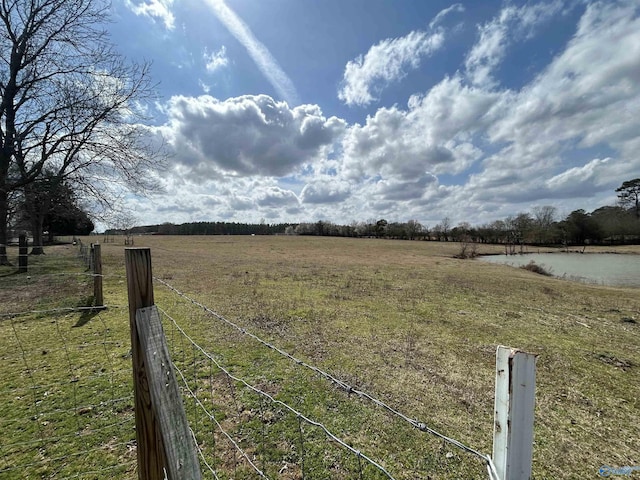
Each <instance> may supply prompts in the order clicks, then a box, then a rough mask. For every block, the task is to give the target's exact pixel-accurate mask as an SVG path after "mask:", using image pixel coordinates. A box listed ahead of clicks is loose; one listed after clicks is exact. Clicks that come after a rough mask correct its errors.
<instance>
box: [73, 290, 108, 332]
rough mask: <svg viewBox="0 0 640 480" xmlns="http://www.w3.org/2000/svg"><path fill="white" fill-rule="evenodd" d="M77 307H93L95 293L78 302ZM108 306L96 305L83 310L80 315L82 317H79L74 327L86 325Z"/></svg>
mask: <svg viewBox="0 0 640 480" xmlns="http://www.w3.org/2000/svg"><path fill="white" fill-rule="evenodd" d="M76 307H93V295H89V296H88V297H85V298H84V300H81V301H80V302H78V305H76ZM106 308H107V307H94V308H91V309H87V310H84V311H83V312H82V315H80V318H79V319H78V321H77V322H76V324H75V325H74V326H73V327H74V328H75V327H84V326H85V325H86V324H87V323H89V321H90V320H91V319H92V318H93V317H95V316H96V315H98V314H99V313H100V312H101V311H103V310H105V309H106Z"/></svg>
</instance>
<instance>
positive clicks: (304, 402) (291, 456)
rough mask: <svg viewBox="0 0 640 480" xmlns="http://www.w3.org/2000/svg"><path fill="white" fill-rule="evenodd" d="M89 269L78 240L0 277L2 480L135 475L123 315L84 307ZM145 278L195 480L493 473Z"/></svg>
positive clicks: (450, 444) (425, 428) (378, 403)
mask: <svg viewBox="0 0 640 480" xmlns="http://www.w3.org/2000/svg"><path fill="white" fill-rule="evenodd" d="M88 267H89V266H88V265H86V256H85V255H84V252H83V251H82V244H81V243H80V242H78V244H77V245H75V247H69V248H66V247H63V248H60V249H59V251H56V255H53V254H52V255H46V256H43V257H42V258H36V259H34V261H31V259H30V266H29V272H28V275H24V274H21V275H17V274H13V273H11V272H9V271H8V270H7V271H5V272H3V271H0V297H4V298H7V299H9V298H13V297H17V300H15V301H14V302H13V303H12V302H11V301H9V302H6V303H3V304H2V307H0V336H1V338H4V340H3V344H2V346H1V351H2V352H3V353H2V356H1V358H2V360H3V364H4V365H5V368H4V369H3V370H4V371H5V372H6V375H3V377H5V380H3V381H2V382H1V384H0V408H2V410H3V411H5V412H10V414H7V415H2V417H1V419H0V432H3V433H1V434H0V454H1V456H2V457H1V458H2V459H1V460H0V477H2V478H31V477H33V478H36V477H37V478H131V477H132V476H135V472H136V452H137V448H136V441H135V438H136V437H135V418H134V399H133V385H132V380H131V351H130V343H129V342H130V339H129V332H128V325H127V323H126V318H125V317H126V314H125V313H124V312H125V309H124V308H121V309H120V308H119V307H118V306H117V305H111V306H109V311H108V312H105V311H97V310H95V309H94V308H93V307H92V306H91V304H90V296H91V295H90V290H91V287H90V284H91V279H92V276H93V275H92V274H91V273H88V272H87V268H88ZM27 277H29V278H27ZM103 277H104V278H105V280H107V281H110V282H111V285H116V284H117V285H118V286H119V287H120V288H121V284H122V283H123V278H124V277H123V276H122V275H108V274H107V275H103ZM154 280H155V282H156V283H157V284H159V285H162V286H163V287H164V289H165V293H164V294H161V295H159V297H161V300H160V302H159V310H160V312H161V319H162V321H163V325H164V330H165V335H166V338H167V341H168V343H169V346H170V351H171V355H172V358H173V366H174V369H175V372H176V374H177V378H178V381H179V383H180V388H181V391H182V394H183V402H184V404H185V407H186V411H187V417H188V420H189V426H190V429H191V435H192V438H193V441H194V444H195V445H196V447H197V452H198V455H199V458H200V464H201V468H202V471H203V476H204V477H205V478H214V479H218V478H286V479H289V478H290V479H293V478H301V479H315V478H332V479H333V478H336V479H342V478H344V479H346V478H368V479H417V478H487V476H489V477H490V478H495V469H494V468H493V465H492V462H491V459H490V457H489V456H488V455H485V454H483V453H481V452H480V451H479V450H477V449H475V448H472V447H470V446H468V445H466V444H464V443H462V442H460V441H458V440H456V439H454V438H452V437H451V436H450V435H447V434H445V433H442V431H441V430H440V429H438V428H436V427H434V426H433V425H431V424H430V423H429V422H428V421H427V420H425V419H417V418H413V417H412V416H411V415H409V414H407V413H406V412H402V411H401V410H402V409H401V408H399V407H398V406H396V405H393V404H392V402H390V401H388V400H383V399H380V398H378V397H376V396H375V395H373V394H371V393H368V392H366V391H365V390H364V389H362V388H359V387H358V386H357V385H355V384H354V382H352V381H347V380H345V379H341V378H338V376H336V375H334V374H332V373H329V372H328V371H326V370H325V369H322V368H320V367H318V366H315V365H313V364H312V363H311V362H309V361H308V360H305V359H304V358H302V356H301V355H293V354H291V353H289V352H288V351H286V350H285V349H283V348H281V347H279V346H277V345H276V342H269V341H266V340H264V339H262V338H261V337H259V336H258V335H256V334H254V333H252V332H250V331H248V330H247V329H245V328H244V327H242V326H241V325H239V324H238V323H237V322H234V321H232V320H229V319H227V318H225V317H224V316H222V315H220V314H218V313H216V312H215V311H214V310H213V309H211V308H210V307H208V306H206V305H204V304H202V303H200V302H198V301H197V300H195V299H193V298H191V297H190V296H188V295H186V294H185V293H183V292H181V291H180V290H178V289H177V288H176V287H174V286H172V285H171V284H169V283H167V282H166V281H165V280H163V279H160V278H155V279H154ZM25 305H28V308H24V306H25ZM489 434H490V432H487V435H489ZM407 445H410V448H407Z"/></svg>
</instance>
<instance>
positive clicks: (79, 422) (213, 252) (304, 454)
mask: <svg viewBox="0 0 640 480" xmlns="http://www.w3.org/2000/svg"><path fill="white" fill-rule="evenodd" d="M135 241H136V245H135V246H136V247H140V246H148V247H151V252H152V259H153V269H154V275H155V276H156V277H157V278H158V279H160V280H163V281H165V282H167V283H169V284H170V285H172V286H173V287H175V288H176V289H177V290H179V291H180V292H183V293H184V294H185V295H187V296H188V297H189V298H192V299H194V300H197V301H198V302H200V303H202V304H204V305H206V306H208V307H210V308H211V309H213V310H215V311H216V312H218V313H219V314H221V315H223V316H224V317H225V318H227V319H229V320H231V321H233V322H235V323H237V324H238V325H240V326H241V327H242V328H245V329H246V330H247V331H249V332H252V333H254V334H256V335H258V336H260V337H261V338H263V339H265V340H267V341H269V342H272V343H273V344H274V345H276V346H278V347H280V348H282V349H284V350H286V351H288V352H290V353H291V354H293V355H295V356H296V357H298V358H299V359H301V360H304V361H305V362H308V363H309V364H312V365H314V366H317V367H318V368H320V369H322V370H325V371H327V372H330V373H331V374H333V375H334V376H336V377H337V378H339V379H342V380H344V381H346V382H347V383H349V384H350V385H352V386H354V387H357V388H359V389H361V390H364V391H366V392H367V393H369V394H371V395H373V396H375V397H377V398H379V399H380V400H382V401H384V402H386V403H387V404H388V405H390V406H392V407H394V408H396V409H398V410H400V411H401V412H403V413H405V414H406V415H407V416H409V417H411V418H415V419H418V420H419V421H421V422H424V423H426V424H427V425H428V426H429V427H432V428H434V429H436V430H438V431H440V432H442V433H443V434H445V435H447V436H450V437H453V438H455V439H457V440H459V441H461V442H463V443H464V444H466V445H468V446H470V447H472V448H474V449H476V450H478V451H480V452H483V453H491V440H492V424H493V393H494V390H493V389H494V375H495V373H494V368H495V366H494V365H495V349H496V346H497V345H508V346H512V347H517V348H520V349H523V350H526V351H529V352H532V353H535V354H538V355H539V357H538V362H537V392H536V424H535V445H534V466H533V470H534V477H535V478H539V479H542V478H549V479H551V478H553V479H557V478H567V479H569V478H595V477H597V476H598V469H599V468H600V467H601V466H602V465H610V466H613V467H622V466H634V465H640V421H639V420H640V403H639V402H640V400H639V398H638V397H639V395H638V392H639V389H638V384H639V383H640V382H639V381H640V375H639V371H640V325H639V324H638V323H637V322H639V321H640V297H639V296H638V290H637V289H624V288H609V287H602V286H593V285H584V284H579V283H572V282H569V281H564V280H559V279H554V278H550V277H544V276H541V275H536V274H534V273H532V272H528V271H525V270H521V269H514V268H511V267H505V266H499V265H492V264H488V263H484V262H479V261H474V260H458V259H455V258H453V256H454V255H455V254H456V253H458V251H459V246H458V245H456V244H447V243H431V242H417V241H416V242H409V241H390V240H373V239H339V238H317V237H260V236H256V237H228V236H225V237H160V236H157V237H136V239H135ZM123 249H124V247H123V246H122V245H121V244H119V245H118V244H104V245H103V247H102V250H103V265H104V273H105V275H107V277H105V302H106V303H107V304H108V305H110V307H109V308H108V309H107V310H106V311H103V312H100V313H96V312H91V313H89V314H88V313H86V312H85V313H81V312H67V313H56V314H55V315H53V314H46V313H33V314H25V315H21V316H13V317H11V316H4V317H0V352H3V353H2V357H3V367H2V374H1V375H0V379H2V380H1V385H0V391H1V392H2V394H1V395H2V396H0V402H1V403H0V409H1V411H2V422H3V424H4V426H3V428H1V429H0V448H1V449H2V453H3V461H2V462H3V463H0V477H3V478H4V476H6V477H7V478H64V477H69V478H78V477H82V478H132V477H134V476H135V464H134V460H135V456H134V454H135V446H134V444H133V440H134V439H135V435H134V434H133V420H132V413H131V405H132V400H131V397H130V395H131V385H130V379H129V377H130V374H129V376H127V375H128V374H127V368H128V367H130V359H129V358H128V355H127V354H128V343H127V342H128V318H127V310H126V308H119V307H123V306H125V305H126V303H127V300H126V285H125V281H124V265H123V263H124V262H123V260H124V254H123ZM607 250H611V249H607ZM502 251H503V250H502V248H500V247H492V246H482V247H480V253H500V252H502ZM625 253H638V252H637V249H633V248H627V249H625ZM54 254H55V255H54ZM72 254H73V248H72V247H70V246H61V247H55V248H52V249H51V250H50V252H49V254H48V255H47V257H51V258H53V257H54V256H55V257H59V258H66V257H68V256H70V255H72ZM47 261H49V259H47ZM58 267H59V266H58ZM48 268H50V269H55V267H48ZM68 268H71V267H65V269H68ZM75 268H76V269H77V270H78V271H79V272H82V271H83V270H82V268H81V267H75ZM9 273H10V271H9V270H6V271H2V270H0V313H8V312H20V311H27V310H44V309H46V308H49V307H51V306H54V307H60V306H66V305H78V304H83V305H88V304H89V303H90V298H87V294H88V293H90V288H89V287H88V286H87V285H86V280H84V281H85V284H83V283H82V281H79V280H74V281H68V280H67V281H64V282H55V283H53V280H52V278H53V277H46V276H42V278H38V277H37V276H36V275H35V274H34V275H32V276H31V279H30V280H29V281H27V280H24V279H20V280H19V281H18V280H17V279H18V276H16V275H9ZM72 278H73V277H72ZM80 278H83V277H80ZM27 282H30V283H27ZM36 282H39V283H37V285H38V288H37V289H36V288H34V286H35V285H36ZM34 291H38V292H39V294H38V295H35V294H34V293H33V292H34ZM155 294H156V303H157V304H158V305H159V307H160V308H161V309H162V310H163V311H164V312H166V315H165V321H166V323H165V331H166V332H167V337H168V339H169V341H170V344H171V349H172V352H173V354H174V360H175V361H176V364H177V365H178V367H179V368H181V370H182V371H183V372H187V373H186V376H187V383H188V384H189V385H190V388H191V389H192V390H193V391H194V392H195V393H196V396H197V397H198V399H200V400H201V401H202V402H203V403H205V404H207V405H209V404H210V405H211V409H212V411H214V412H215V417H216V418H217V419H218V421H219V422H220V424H221V425H222V426H223V428H225V430H227V431H230V432H233V433H234V434H235V435H236V438H238V439H239V440H238V442H239V443H240V445H241V446H242V447H243V449H244V450H245V451H247V452H248V453H249V455H250V456H251V458H253V459H254V460H255V461H256V463H257V465H258V466H259V467H260V468H263V469H264V470H265V471H266V472H267V473H268V475H269V477H270V478H303V474H304V478H358V477H359V476H360V475H362V476H363V477H364V478H382V476H380V474H379V473H376V471H375V469H373V468H371V467H367V466H366V462H365V463H364V464H363V461H362V459H359V458H358V457H356V456H354V455H350V454H348V453H346V452H345V451H344V449H341V448H339V447H338V446H336V445H335V442H327V441H326V440H325V436H324V434H323V433H322V432H319V431H317V429H314V428H312V427H311V426H310V425H307V424H303V423H302V422H300V421H299V419H298V418H296V416H295V415H292V414H288V413H287V412H286V411H285V410H283V409H282V408H280V407H278V406H277V405H274V404H269V403H268V402H265V400H264V399H260V398H259V397H257V396H256V395H253V394H250V393H247V392H242V391H241V389H240V388H239V387H237V386H234V385H232V384H231V382H228V381H226V380H225V378H224V376H223V375H220V373H219V372H218V371H217V370H216V368H215V365H214V364H213V361H212V360H211V359H209V358H207V357H204V356H203V355H200V354H199V353H198V352H197V351H196V349H195V348H194V347H193V346H191V345H190V344H189V343H188V342H187V341H185V340H184V338H183V337H181V336H180V334H179V333H177V329H176V327H175V326H174V325H173V323H172V321H171V319H175V321H176V322H177V323H178V324H179V325H180V326H181V328H184V330H185V331H187V333H188V334H189V336H190V337H192V338H193V339H194V340H195V341H196V342H197V343H198V345H201V346H202V347H203V348H204V349H205V350H206V351H208V352H210V353H211V354H212V355H213V356H214V357H215V359H216V360H217V361H219V362H220V363H221V364H223V365H224V366H225V367H226V368H228V369H229V370H230V371H232V372H233V373H234V374H235V375H238V376H241V377H242V378H244V379H246V380H247V381H248V382H249V383H252V384H254V385H257V386H259V387H260V389H261V390H264V391H265V392H268V393H269V394H271V395H273V396H274V397H275V398H277V399H279V400H282V401H283V402H286V403H287V404H288V405H291V406H293V407H294V408H295V409H297V410H299V411H300V412H302V413H304V414H305V415H308V416H309V417H311V418H314V419H316V420H318V421H320V422H322V423H323V424H324V425H326V426H327V428H328V429H329V430H331V431H332V432H333V433H335V434H336V435H337V436H338V437H340V438H342V439H344V440H345V441H347V442H348V443H349V444H350V445H352V446H353V447H354V448H355V449H357V450H359V451H361V452H362V453H363V454H366V455H368V456H370V457H371V458H373V459H375V460H376V461H378V462H379V463H381V464H382V465H383V466H384V467H385V468H387V470H388V471H389V472H390V473H391V474H392V475H393V476H394V477H395V478H398V479H400V478H403V479H413V478H425V479H426V478H486V473H485V470H484V465H483V463H482V462H481V461H480V460H479V459H478V458H477V457H475V456H474V455H471V454H469V453H467V452H465V451H462V450H460V449H458V448H457V447H455V446H453V445H451V444H448V443H446V442H444V441H442V440H440V439H437V438H436V437H433V436H432V435H429V434H427V433H424V432H420V431H417V430H416V429H414V428H413V427H411V426H410V425H408V424H406V423H405V422H403V421H401V420H398V419H397V418H396V417H393V416H391V415H389V414H388V413H386V412H385V411H384V410H382V409H380V408H379V407H376V406H375V405H373V404H372V403H371V402H367V401H365V400H362V399H359V398H358V397H357V396H355V395H349V394H347V393H345V392H344V391H343V390H342V389H338V388H335V386H334V385H332V384H331V383H328V382H326V381H325V380H323V379H322V378H320V377H319V376H318V375H315V374H314V373H313V372H310V371H309V370H307V369H304V368H303V367H301V366H299V365H297V364H295V363H292V362H290V361H289V360H287V359H283V358H282V357H281V356H279V355H277V354H276V353H274V352H273V351H272V350H270V349H268V348H265V347H264V346H262V345H261V344H259V343H257V342H256V341H255V340H253V339H251V338H249V337H247V336H246V335H242V334H241V333H238V332H237V331H236V330H234V329H233V328H231V327H230V326H229V325H227V324H225V323H224V322H221V321H220V320H218V319H216V318H215V317H214V316H212V315H209V314H207V313H206V312H204V311H203V310H202V309H201V308H197V307H195V306H194V305H193V304H192V303H190V302H189V301H188V300H187V299H185V298H184V297H181V296H179V295H176V293H175V292H173V291H171V290H169V289H168V288H166V287H165V286H163V285H162V284H161V283H160V282H156V287H155ZM61 339H62V340H61ZM45 351H46V352H47V353H43V352H45ZM56 352H57V353H56ZM47 385H51V387H47ZM34 386H35V387H34ZM36 387H37V388H36ZM45 394H46V395H45ZM85 397H86V398H85ZM56 402H58V403H56ZM185 402H186V407H187V414H188V416H189V419H190V424H191V425H192V428H194V431H195V432H196V435H197V437H198V440H199V444H200V445H201V447H202V449H203V451H204V452H205V453H206V454H207V455H210V457H209V460H211V461H212V462H213V463H214V464H215V465H216V469H217V470H218V472H219V475H220V476H221V478H254V477H255V475H253V476H252V474H251V472H250V470H249V469H248V468H246V465H245V463H246V462H243V461H241V460H240V459H239V456H238V455H235V454H232V453H229V452H230V449H228V448H223V447H224V439H223V438H222V436H221V435H220V433H219V432H217V431H214V430H215V429H214V428H213V427H212V426H211V422H208V421H207V419H206V418H205V415H203V414H202V412H201V411H200V410H199V408H198V405H197V403H196V402H195V401H194V399H193V398H191V395H190V394H189V393H188V392H186V394H185ZM225 405H226V406H225ZM50 412H52V413H50ZM69 412H71V414H70V413H69ZM61 415H62V416H63V417H64V418H61V419H58V416H61ZM45 417H46V418H45ZM109 425H114V426H113V427H111V426H109ZM54 428H55V432H53V433H51V432H48V431H47V430H48V429H54ZM78 432H80V433H78ZM51 435H53V436H56V437H60V436H62V437H63V438H64V440H60V441H58V442H57V443H56V444H54V445H51V444H50V442H46V441H45V439H46V438H48V437H51ZM87 439H90V440H91V442H92V445H95V447H93V448H88V447H87V445H88V443H87V441H88V440H87ZM25 442H31V443H26V446H25ZM7 445H9V447H7ZM58 450H60V451H58ZM86 450H90V452H92V453H87V454H83V455H77V452H84V451H86ZM132 452H133V453H132ZM59 458H62V459H63V460H56V459H59ZM19 465H23V466H24V465H32V466H29V467H28V468H26V469H25V468H21V469H20V470H18V469H16V468H14V467H15V466H19ZM25 472H27V476H26V477H25ZM83 472H85V473H83ZM86 472H99V473H91V474H87V473H86ZM74 475H75V477H74Z"/></svg>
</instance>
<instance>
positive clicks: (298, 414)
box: [158, 307, 395, 480]
mask: <svg viewBox="0 0 640 480" xmlns="http://www.w3.org/2000/svg"><path fill="white" fill-rule="evenodd" d="M158 310H159V311H161V312H162V313H163V314H164V315H165V316H166V317H167V318H168V319H170V320H171V322H172V323H173V325H174V326H175V327H176V329H177V330H178V331H179V332H180V333H181V334H182V336H183V337H184V338H186V339H187V341H188V342H189V343H191V344H192V345H193V346H194V347H195V348H196V349H197V350H199V351H200V352H201V353H202V354H203V355H204V356H205V357H206V358H208V359H209V360H211V361H212V362H213V363H214V364H215V365H216V367H217V368H218V369H219V370H220V371H221V372H223V373H224V374H225V375H226V376H227V377H228V378H230V379H231V380H233V381H235V382H237V383H241V384H242V385H244V386H245V387H247V388H248V389H250V390H252V391H253V392H255V393H257V394H258V395H261V396H263V397H264V398H266V399H268V400H269V401H270V402H271V403H274V404H277V405H280V406H282V407H283V408H285V409H286V410H288V411H289V412H291V413H293V414H294V415H295V416H296V417H297V418H299V419H302V420H303V421H305V422H306V423H308V424H309V425H313V426H315V427H318V428H320V429H321V430H323V431H324V433H325V434H326V435H327V436H328V437H329V438H331V439H332V440H333V441H335V442H336V443H338V444H339V445H341V446H342V447H344V448H345V449H347V450H348V451H350V452H351V453H353V454H354V455H356V457H359V458H360V457H361V458H363V459H364V460H366V461H367V462H369V463H370V464H371V465H372V466H374V467H376V468H377V469H378V470H379V471H380V472H382V473H384V474H385V475H386V476H387V477H388V478H389V479H391V480H395V479H394V477H393V476H392V475H391V474H390V473H389V472H387V470H386V469H385V468H384V467H383V466H382V465H380V464H379V463H378V462H376V461H375V460H373V459H371V458H370V457H368V456H367V455H365V454H364V453H362V452H360V451H359V450H356V449H355V448H353V447H352V446H350V445H349V444H347V443H346V442H345V441H344V440H342V439H341V438H339V437H338V436H336V435H335V434H334V433H332V432H331V431H330V430H329V429H328V428H327V427H326V426H325V425H323V424H322V423H320V422H317V421H315V420H312V419H310V418H309V417H307V416H306V415H304V414H303V413H301V412H299V411H298V410H296V409H295V408H293V407H291V406H290V405H288V404H287V403H285V402H283V401H282V400H278V399H276V398H274V397H273V396H271V395H270V394H269V393H267V392H264V391H262V390H261V389H259V388H258V387H256V386H254V385H251V384H249V383H248V382H246V381H245V380H243V379H242V378H239V377H236V376H235V375H233V374H232V373H231V372H229V371H228V370H227V369H226V368H225V367H223V366H222V365H221V364H220V363H219V362H218V361H217V360H216V359H215V358H214V357H213V356H212V355H211V354H210V353H208V352H207V351H206V350H204V349H203V348H202V347H201V346H200V345H198V344H197V343H196V342H195V341H194V340H193V339H192V338H191V337H190V336H189V335H188V334H187V333H186V332H185V331H184V330H183V329H182V327H180V325H178V323H177V322H176V320H175V319H174V318H173V317H172V316H171V315H169V314H168V313H167V312H166V311H164V310H163V309H161V308H160V307H158ZM174 366H175V365H174ZM176 368H177V367H176ZM178 371H179V370H178ZM180 375H181V377H182V378H183V381H185V384H186V380H185V378H184V376H183V375H182V372H180ZM186 388H187V390H189V392H190V393H191V394H192V395H194V397H195V393H193V392H192V391H191V389H190V388H189V386H188V384H187V387H186ZM195 398H197V397H195ZM198 403H199V404H200V406H201V407H202V408H203V409H204V410H205V412H206V413H207V415H209V416H212V415H211V414H210V413H209V412H208V410H206V407H204V406H203V405H202V402H200V400H199V399H198ZM254 468H256V469H257V467H254ZM257 470H259V469H257Z"/></svg>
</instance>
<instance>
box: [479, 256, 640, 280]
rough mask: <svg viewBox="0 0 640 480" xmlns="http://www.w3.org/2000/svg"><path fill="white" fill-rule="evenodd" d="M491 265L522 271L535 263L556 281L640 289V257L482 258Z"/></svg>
mask: <svg viewBox="0 0 640 480" xmlns="http://www.w3.org/2000/svg"><path fill="white" fill-rule="evenodd" d="M479 258H480V259H481V260H483V261H486V262H491V263H500V264H504V265H511V266H514V267H520V266H522V265H526V264H528V263H529V262H531V261H533V262H535V263H536V264H537V265H539V266H541V267H543V268H544V269H545V270H546V271H548V272H549V273H551V274H552V275H553V276H555V277H560V278H566V279H568V280H575V281H581V282H586V283H596V284H599V285H611V286H618V287H640V255H625V254H615V253H584V254H581V253H526V254H522V255H508V256H507V255H487V256H482V257H479Z"/></svg>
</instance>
